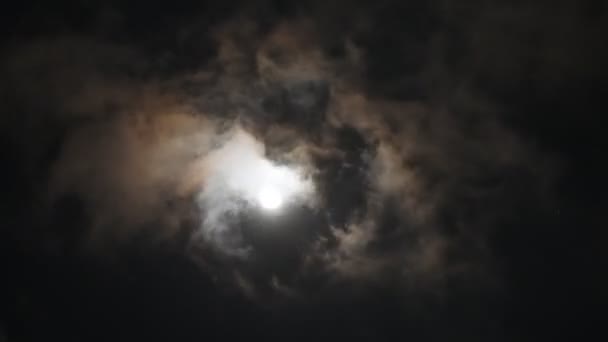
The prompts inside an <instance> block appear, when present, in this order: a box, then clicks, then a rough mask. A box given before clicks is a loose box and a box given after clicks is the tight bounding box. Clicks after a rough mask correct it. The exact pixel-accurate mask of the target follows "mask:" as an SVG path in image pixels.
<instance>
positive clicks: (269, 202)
mask: <svg viewBox="0 0 608 342" xmlns="http://www.w3.org/2000/svg"><path fill="white" fill-rule="evenodd" d="M258 201H259V203H260V205H261V206H262V208H264V209H267V210H274V209H277V208H279V207H280V206H281V204H283V198H282V196H281V194H280V193H279V191H278V190H277V189H276V188H275V187H273V186H265V187H263V188H262V189H261V190H260V193H259V194H258Z"/></svg>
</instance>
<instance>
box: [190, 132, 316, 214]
mask: <svg viewBox="0 0 608 342" xmlns="http://www.w3.org/2000/svg"><path fill="white" fill-rule="evenodd" d="M206 162H207V163H206V165H207V170H206V171H205V173H206V179H205V184H204V188H203V192H202V193H201V196H202V197H201V198H202V199H204V201H205V202H206V207H207V208H209V207H211V206H213V207H221V208H222V209H223V210H228V209H224V208H227V207H228V206H229V205H230V208H231V209H230V210H234V206H236V204H232V205H231V204H230V203H233V202H232V199H231V198H240V199H244V200H245V201H246V202H248V203H249V204H251V205H253V206H257V207H258V208H262V209H264V210H277V209H279V208H281V207H283V206H285V205H287V204H289V203H293V202H295V201H302V200H304V201H305V200H307V199H310V197H311V194H312V192H313V186H312V181H311V180H310V179H309V178H306V177H305V175H304V173H303V172H302V170H301V169H299V168H297V167H296V166H287V165H277V164H275V163H273V162H272V161H270V160H269V159H266V158H265V156H264V145H263V144H261V143H260V142H259V141H257V140H256V139H255V138H254V137H253V136H252V135H250V134H248V133H247V132H245V131H244V130H242V129H235V131H233V132H232V134H231V135H230V137H229V138H228V139H227V140H226V142H225V143H224V144H223V145H222V147H220V148H219V149H217V150H215V151H214V152H212V153H211V155H210V156H209V157H208V159H207V160H206Z"/></svg>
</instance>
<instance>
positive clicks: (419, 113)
mask: <svg viewBox="0 0 608 342" xmlns="http://www.w3.org/2000/svg"><path fill="white" fill-rule="evenodd" d="M46 6H47V5H44V4H42V3H40V4H38V5H37V7H36V6H34V7H32V9H26V8H22V9H20V10H17V11H16V12H15V18H28V19H29V21H22V20H21V19H12V20H11V21H10V23H12V24H11V25H10V26H11V27H13V28H12V29H11V30H8V31H6V32H5V34H4V35H5V36H4V38H5V43H4V44H3V45H2V51H3V57H2V59H1V64H0V74H1V76H2V79H3V81H4V82H2V86H1V88H0V90H1V95H0V96H1V97H0V102H1V103H2V107H3V109H2V110H3V113H4V114H3V116H2V119H1V120H2V121H1V122H2V133H3V137H2V142H3V145H4V146H5V147H3V151H2V160H3V164H5V165H6V167H3V170H2V172H3V174H2V175H3V179H4V180H5V182H6V183H7V188H6V191H5V194H4V195H3V198H2V202H3V210H2V213H3V215H4V216H5V217H6V222H8V225H7V228H6V229H5V231H3V234H4V235H5V236H6V239H5V241H9V242H7V244H11V245H13V243H14V246H13V247H10V248H7V249H6V251H7V252H6V255H7V258H11V257H12V256H13V255H17V256H18V257H19V258H22V259H23V260H25V261H23V263H24V265H25V266H23V267H24V268H25V269H27V268H28V267H29V268H31V269H32V270H33V271H32V272H34V273H35V272H42V271H40V269H43V268H44V267H41V266H38V265H34V266H32V265H31V264H32V263H33V264H36V263H39V262H40V260H45V259H46V258H49V260H51V261H50V262H51V264H52V265H53V266H51V267H52V269H53V270H59V271H62V272H65V274H63V275H61V281H60V282H58V283H57V285H53V286H56V287H57V288H54V290H53V291H58V292H59V293H61V294H63V295H66V296H67V295H68V294H69V293H70V285H66V284H69V283H70V282H72V281H74V282H76V284H81V285H82V286H83V288H84V290H83V292H85V291H100V292H103V293H108V296H110V297H111V296H112V295H117V294H121V295H122V296H126V295H127V294H134V297H135V299H133V300H132V299H131V298H123V297H121V295H118V299H115V300H117V301H118V302H117V303H115V304H116V308H113V307H111V305H108V304H103V303H101V302H102V301H103V300H101V301H99V300H93V299H90V297H87V296H86V295H85V298H86V299H87V300H90V301H91V302H87V303H85V304H82V303H77V304H74V312H75V311H76V310H79V309H82V308H85V309H89V310H94V309H91V308H95V307H100V310H101V311H103V312H108V313H111V312H113V311H114V309H116V310H118V308H124V309H125V310H127V311H129V310H131V311H132V312H131V311H129V312H127V313H123V314H121V315H119V317H128V316H130V315H138V314H139V313H140V312H143V311H150V310H151V311H152V312H160V311H164V310H167V313H166V315H171V312H173V314H174V315H175V317H176V318H175V320H171V322H169V323H167V325H166V327H168V328H167V330H168V331H170V330H171V331H174V330H180V333H184V334H185V335H188V331H193V332H192V334H195V335H197V336H198V335H202V336H207V337H209V338H219V337H220V336H228V337H229V338H235V339H236V338H243V337H246V336H253V337H260V338H262V337H264V338H273V339H275V338H291V337H293V335H297V336H299V337H300V338H301V339H309V338H312V337H313V336H316V335H315V334H313V333H312V332H311V331H312V330H315V329H316V330H324V331H327V335H325V334H324V333H322V334H320V336H321V337H323V338H329V337H331V336H330V335H331V334H333V333H337V334H339V335H340V336H342V337H344V338H347V337H353V338H354V337H359V338H364V339H388V338H389V337H390V336H393V337H403V336H404V335H405V336H410V337H411V338H412V339H422V338H424V339H439V338H445V337H447V336H450V337H454V336H455V338H457V339H465V338H467V339H477V340H487V339H502V340H510V339H520V338H523V339H525V338H530V339H534V338H533V337H535V334H536V333H537V332H540V331H543V330H544V329H547V328H549V323H547V322H550V321H551V320H555V321H556V322H564V319H563V318H561V320H560V319H559V318H557V317H555V316H551V315H549V318H547V320H545V321H543V322H540V323H539V325H538V326H537V327H532V326H530V323H528V322H527V321H526V320H532V319H533V318H534V317H535V315H537V314H538V315H541V314H543V313H546V312H547V311H551V310H550V308H551V305H549V304H550V303H551V301H552V299H551V298H553V297H552V296H553V294H555V293H556V292H558V290H553V292H551V291H549V292H548V294H543V293H539V292H542V291H544V290H542V289H540V288H539V289H537V288H536V286H538V287H542V288H544V287H545V285H536V284H548V285H547V286H558V285H555V283H556V282H559V281H562V280H563V279H562V275H561V271H559V269H560V267H559V266H546V265H543V263H550V264H556V265H565V266H564V267H570V268H580V269H584V270H587V268H591V267H592V266H591V265H590V261H591V260H598V259H599V260H604V258H601V257H597V255H596V254H595V253H596V250H597V249H596V248H593V249H591V251H590V252H586V253H588V254H584V255H580V256H576V257H569V255H571V254H560V253H561V252H558V251H557V250H558V249H562V248H565V247H567V246H568V245H569V243H570V242H571V241H572V240H574V243H578V244H579V247H580V248H583V247H582V246H583V245H584V242H583V240H584V239H583V238H580V237H579V238H572V239H570V238H568V237H567V236H565V235H568V234H564V233H562V230H564V229H571V227H570V226H573V225H577V224H578V225H581V226H584V227H585V228H582V230H583V232H582V233H580V234H582V235H585V236H589V237H590V238H598V239H599V238H600V237H601V234H597V233H593V232H591V230H592V229H591V228H587V227H595V226H596V225H599V224H601V223H602V222H603V219H602V215H601V209H602V208H603V206H605V201H604V200H602V199H601V196H599V195H598V194H601V193H602V192H601V189H604V188H605V181H601V180H600V178H602V177H600V176H602V175H603V173H602V172H603V171H605V170H606V169H605V167H604V166H603V165H599V164H601V163H600V162H598V163H597V166H596V167H594V168H595V169H597V170H595V171H590V172H589V173H586V171H585V170H587V167H586V166H584V165H583V166H581V164H585V163H586V164H587V165H591V164H595V161H597V159H599V158H600V155H601V153H600V151H598V148H597V146H598V145H599V144H600V143H601V141H602V140H601V139H600V138H597V137H598V136H601V131H600V129H602V128H600V127H598V126H599V121H598V119H597V116H598V114H599V113H600V112H601V109H597V108H596V107H598V106H601V105H602V104H603V96H602V93H601V91H598V90H596V89H598V88H599V87H597V86H598V85H599V86H601V85H602V84H603V83H605V81H604V78H605V76H606V70H607V69H606V66H605V63H604V62H603V61H604V60H605V57H606V53H607V51H608V50H607V49H606V44H605V43H603V41H604V40H603V39H602V34H601V32H603V31H602V30H603V29H604V27H603V26H605V20H602V19H603V18H604V17H605V16H606V14H605V11H604V10H603V8H602V6H601V5H599V4H595V3H594V2H581V3H579V4H574V3H572V4H571V3H567V2H557V3H555V4H554V3H551V4H550V5H544V4H524V3H521V4H520V3H518V2H499V3H492V4H485V3H484V4H482V3H481V2H477V1H472V2H467V3H466V4H460V3H459V4H456V5H455V4H450V3H447V2H443V1H429V2H395V1H376V2H374V3H365V2H354V3H351V2H346V1H336V2H332V3H331V4H330V3H326V2H317V1H313V2H308V3H306V4H300V5H293V4H288V3H287V2H283V1H268V2H265V3H264V4H263V5H261V6H259V7H257V6H252V5H244V4H237V3H235V4H232V3H230V4H211V3H207V2H201V4H196V5H195V4H192V6H184V7H183V8H182V7H181V6H180V5H177V4H175V5H174V6H170V7H169V8H165V7H155V6H154V5H148V6H145V9H144V8H142V7H141V6H139V5H137V4H135V3H130V2H129V3H128V4H118V3H114V2H111V3H108V4H107V5H104V6H101V7H97V6H95V5H84V4H80V5H75V6H76V7H73V9H74V11H75V12H74V13H78V15H74V16H73V15H70V14H66V13H63V12H62V13H58V12H54V11H50V9H48V8H47V7H46ZM598 6H599V7H598ZM153 18H158V20H156V19H153ZM566 131H567V132H570V133H566ZM598 134H599V135H598ZM570 135H571V136H570ZM573 140H576V141H573ZM231 151H232V152H231ZM234 151H236V152H239V151H247V153H250V155H252V156H255V158H267V159H268V160H270V161H272V162H274V163H277V164H278V165H299V166H300V169H301V173H302V174H303V175H305V176H306V177H307V178H306V179H307V180H308V181H310V182H311V183H310V184H312V187H314V191H312V192H311V193H306V196H304V197H305V198H303V199H302V201H301V202H298V203H296V204H294V205H290V206H289V207H287V208H285V212H284V213H282V214H281V215H277V216H273V217H268V216H267V215H263V214H261V213H259V212H258V211H256V210H255V209H253V208H251V205H249V204H248V202H247V198H244V199H243V198H234V196H233V195H232V193H230V192H229V191H227V190H226V187H225V185H224V184H220V183H221V182H219V183H218V177H219V178H221V177H224V176H226V175H227V174H229V173H230V172H232V171H233V170H237V169H238V167H234V164H238V163H244V158H243V157H241V156H240V154H239V153H236V152H235V153H236V154H231V153H233V152H234ZM235 156H236V157H235ZM238 171H240V172H245V171H242V170H238ZM246 172H250V173H251V174H253V173H254V172H253V171H252V170H248V171H246ZM587 175H590V176H589V177H587ZM588 178H592V179H593V180H591V179H588ZM571 179H573V180H571ZM218 184H219V185H218ZM307 184H308V183H307ZM590 187H597V188H599V189H598V190H589V193H590V194H591V195H590V196H592V197H593V200H590V199H589V198H588V197H587V196H586V195H585V191H587V190H582V189H587V188H590ZM579 198H580V199H579ZM5 203H6V204H5ZM587 203H591V204H589V205H587ZM573 234H575V233H573ZM577 239H579V240H577ZM572 253H575V252H572ZM74 264H75V265H74ZM123 267H124V268H126V269H127V270H123ZM19 268H20V266H14V267H12V270H11V273H10V274H11V278H12V279H13V280H12V281H13V283H11V285H10V286H12V288H11V290H12V291H17V292H18V293H17V294H15V298H16V299H14V300H11V301H10V302H11V303H12V305H13V306H14V307H15V308H16V309H14V310H13V311H14V312H13V311H11V312H9V313H8V315H9V316H10V317H9V319H7V322H8V323H7V324H6V325H4V326H6V327H7V329H6V331H7V334H8V336H12V335H11V334H13V333H14V334H15V335H19V334H22V335H24V336H30V337H32V336H33V337H35V336H37V335H36V334H35V333H30V332H27V331H25V332H24V331H19V329H21V328H13V327H14V326H19V323H14V322H30V321H31V322H43V321H44V318H40V317H32V316H28V315H34V314H33V313H32V311H27V310H28V309H27V308H38V307H43V308H45V309H44V310H42V311H43V312H53V311H52V310H54V309H52V308H53V307H55V306H57V305H58V303H56V302H55V301H54V299H45V298H46V297H45V296H44V294H40V293H39V292H38V291H42V290H40V288H35V289H33V288H26V289H19V288H20V287H21V284H23V283H24V282H27V279H29V278H28V277H27V276H25V275H23V274H24V272H26V271H22V270H20V269H19ZM148 268H151V269H152V270H148ZM36 270H37V271H36ZM71 270H74V272H75V273H74V274H72V273H71V272H72V271H71ZM130 270H133V271H130ZM537 272H540V273H537ZM43 274H46V273H44V272H43ZM130 274H133V276H132V277H133V278H130V277H131V275H130ZM538 274H542V275H538ZM40 277H41V278H42V279H43V281H50V279H51V278H52V277H51V276H45V275H42V276H40ZM113 277H115V278H113ZM138 277H139V280H137V279H138ZM563 277H572V278H575V277H574V276H568V275H564V276H563ZM24 279H25V280H24ZM83 279H85V280H83ZM89 279H93V280H89ZM97 281H99V282H101V283H106V282H110V283H112V282H114V281H115V282H116V283H115V285H105V284H104V285H96V284H94V283H95V282H97ZM563 281H564V282H565V283H566V284H568V285H566V286H564V287H559V286H558V287H559V288H561V289H566V288H571V287H572V288H574V289H575V290H576V291H577V293H580V292H583V290H582V288H581V287H577V286H575V285H570V284H575V282H576V281H574V280H563ZM190 282H191V283H192V284H190ZM149 283H155V284H154V285H151V286H152V288H151V289H150V290H144V289H140V288H139V286H140V285H142V284H149ZM121 284H122V285H124V288H122V287H121V286H122V285H121ZM146 286H147V285H146ZM42 288H45V287H44V286H42ZM146 291H149V292H146ZM9 292H10V291H9ZM9 296H13V293H12V292H10V294H9ZM19 296H22V297H19ZM156 296H175V298H176V299H175V302H174V303H168V302H169V301H170V300H165V299H157V298H156ZM102 297H103V295H102ZM20 298H22V299H20ZM23 298H25V299H23ZM32 298H34V299H32ZM39 298H42V299H40V300H43V301H45V300H50V302H48V303H44V304H36V303H34V304H32V303H29V304H28V303H25V304H24V303H22V302H21V301H28V300H39ZM152 298H154V299H153V300H152ZM74 300H75V301H78V299H77V298H76V299H74ZM556 300H557V299H556ZM146 301H151V302H156V303H157V305H158V308H152V309H151V303H144V302H146ZM510 301H513V302H514V304H509V303H508V302H510ZM85 302H86V301H85ZM529 303H531V304H530V306H531V307H532V311H531V312H532V313H530V314H527V315H526V314H523V312H525V311H526V308H527V306H528V304H529ZM21 308H25V309H21ZM49 308H50V309H49ZM10 310H12V309H10ZM20 310H24V311H23V312H22V311H20ZM30 310H35V309H30ZM45 310H47V311H45ZM49 310H50V311H49ZM66 310H67V311H66V312H68V313H67V315H68V316H70V315H72V314H73V312H72V311H70V310H69V309H66ZM172 310H177V311H172ZM545 310H547V311H545ZM568 310H572V311H571V312H570V313H576V312H577V311H576V310H582V308H581V307H579V306H576V305H573V306H572V308H569V309H568ZM64 313H65V312H64ZM198 314H200V315H201V317H202V318H201V319H200V321H199V319H198V318H196V317H195V316H196V315H198ZM110 315H111V314H110ZM214 315H217V318H213V319H210V318H209V317H213V316H214ZM520 315H521V317H519V316H520ZM164 316H165V315H163V317H164ZM70 317H71V316H70ZM95 317H98V316H95ZM520 318H521V320H519V319H520ZM121 319H122V318H121ZM179 319H182V320H183V321H182V322H178V321H179ZM149 320H150V321H154V322H156V320H155V319H153V318H150V319H149ZM203 320H208V321H205V322H203ZM51 321H52V320H51ZM75 321H77V322H80V321H79V320H78V319H76V320H75ZM144 321H145V320H144ZM306 322H309V323H310V325H312V326H314V327H316V328H315V329H312V330H311V329H310V327H308V326H307V324H308V323H306ZM362 322H365V323H362ZM551 322H552V321H551ZM15 324H16V325H15ZM45 324H47V323H45ZM48 324H51V323H48ZM137 324H139V323H134V324H133V327H132V328H133V330H132V331H146V334H147V329H148V327H144V325H145V324H141V326H140V325H137ZM510 324H513V325H514V326H515V327H510ZM127 325H128V324H127ZM214 325H217V326H216V327H213V326H214ZM224 325H225V326H226V328H225V327H224ZM273 325H281V326H280V327H277V326H273ZM353 325H354V326H353ZM84 326H86V327H90V328H91V329H97V328H93V327H97V325H95V324H93V323H87V324H85V325H84ZM480 326H481V327H483V328H480ZM174 327H175V328H174ZM192 327H195V328H192ZM235 327H238V328H241V329H242V332H235V331H236V330H238V329H237V328H235ZM11 329H15V330H14V331H16V332H13V330H11ZM23 329H25V330H27V328H23ZM57 329H59V330H57V332H56V333H57V336H60V335H61V334H64V333H65V331H68V332H67V334H68V335H69V334H71V333H70V332H69V331H71V329H70V328H65V327H64V328H61V327H59V328H57ZM62 329H67V330H65V331H64V330H62ZM188 329H193V330H188ZM199 329H200V331H199ZM206 329H209V330H213V331H211V332H208V331H205V330H206ZM214 329H215V330H214ZM235 329H236V330H235ZM509 329H512V330H509ZM84 330H87V328H85V329H84ZM110 330H111V329H110ZM194 330H196V331H194ZM266 330H268V331H266ZM556 331H557V330H556ZM241 333H242V335H241ZM73 334H74V335H75V336H81V337H82V336H90V335H89V334H90V332H86V331H81V332H78V331H76V330H74V332H73ZM167 334H168V338H169V337H171V333H170V332H167ZM552 334H554V333H553V332H551V333H549V334H548V335H552ZM110 335H112V333H110ZM144 335H145V334H144ZM178 335H179V334H178V333H176V335H175V336H173V337H175V338H177V339H188V337H187V336H184V337H182V336H181V335H179V336H178ZM104 336H105V335H104ZM159 336H160V335H159ZM153 337H154V336H152V337H150V338H153ZM156 337H158V336H156ZM192 337H193V336H190V338H192ZM253 337H252V338H253ZM317 337H318V336H317ZM100 338H101V337H100ZM104 338H105V337H104ZM108 338H110V337H108ZM102 339H103V338H102Z"/></svg>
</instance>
